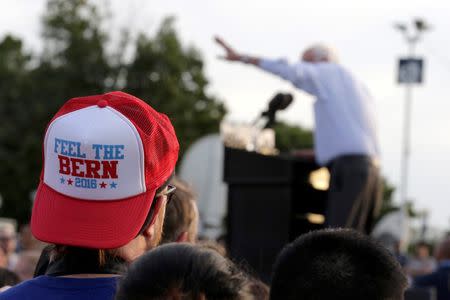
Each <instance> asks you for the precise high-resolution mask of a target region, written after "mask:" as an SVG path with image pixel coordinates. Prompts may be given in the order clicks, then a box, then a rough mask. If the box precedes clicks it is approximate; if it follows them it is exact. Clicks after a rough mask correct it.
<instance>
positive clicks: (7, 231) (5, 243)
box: [0, 220, 17, 270]
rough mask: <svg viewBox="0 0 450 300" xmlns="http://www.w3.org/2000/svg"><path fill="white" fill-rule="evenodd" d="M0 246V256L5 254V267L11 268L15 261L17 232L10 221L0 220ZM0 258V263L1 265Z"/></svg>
mask: <svg viewBox="0 0 450 300" xmlns="http://www.w3.org/2000/svg"><path fill="white" fill-rule="evenodd" d="M0 248H1V249H2V252H3V253H1V254H0V256H3V254H4V256H5V258H6V267H7V268H8V269H10V270H12V269H13V268H14V267H15V265H16V263H17V254H16V253H15V251H16V248H17V232H16V225H15V223H13V222H12V221H11V222H10V221H8V220H1V221H0ZM1 260H2V259H1V258H0V265H1Z"/></svg>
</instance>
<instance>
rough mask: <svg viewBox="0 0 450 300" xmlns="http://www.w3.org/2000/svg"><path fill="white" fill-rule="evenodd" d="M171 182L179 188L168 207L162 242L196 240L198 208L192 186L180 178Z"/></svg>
mask: <svg viewBox="0 0 450 300" xmlns="http://www.w3.org/2000/svg"><path fill="white" fill-rule="evenodd" d="M171 184H172V185H174V186H175V187H176V188H177V189H176V190H175V193H174V195H173V197H172V200H171V201H170V203H169V204H168V205H167V207H166V215H165V218H164V229H163V239H162V241H161V242H162V243H171V242H180V241H181V242H192V243H193V242H195V241H196V240H197V231H198V210H197V203H196V201H195V200H196V199H195V195H194V192H193V191H192V189H191V187H190V186H189V185H188V184H187V183H185V182H184V181H182V180H181V179H178V178H176V177H175V178H173V179H172V180H171Z"/></svg>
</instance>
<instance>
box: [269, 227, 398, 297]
mask: <svg viewBox="0 0 450 300" xmlns="http://www.w3.org/2000/svg"><path fill="white" fill-rule="evenodd" d="M406 285H407V281H406V277H405V276H404V274H403V272H402V270H401V267H400V265H399V264H398V263H397V261H396V260H395V258H394V257H393V256H392V255H391V254H390V253H389V252H388V251H387V250H386V249H385V248H383V247H382V246H380V245H379V244H377V243H376V242H374V241H373V240H371V239H370V238H369V237H368V236H365V235H362V234H360V233H358V232H356V231H353V230H349V229H335V230H319V231H314V232H310V233H308V234H305V235H302V236H300V237H299V238H297V239H296V240H295V241H294V242H292V243H291V244H289V245H287V246H286V247H285V248H284V249H283V250H282V251H281V253H280V254H279V256H278V259H277V262H276V264H275V269H274V274H273V279H272V287H271V293H270V299H272V300H281V299H283V300H290V299H292V300H294V299H304V300H309V299H346V300H349V299H365V300H371V299H373V300H375V299H377V300H378V299H403V298H402V297H403V296H402V295H403V291H404V289H405V288H406Z"/></svg>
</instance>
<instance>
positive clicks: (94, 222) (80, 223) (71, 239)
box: [31, 182, 155, 249]
mask: <svg viewBox="0 0 450 300" xmlns="http://www.w3.org/2000/svg"><path fill="white" fill-rule="evenodd" d="M154 196H155V191H149V192H145V193H142V194H139V195H136V196H134V197H129V198H126V199H121V200H114V201H105V200H96V201H89V200H80V199H77V198H72V197H69V196H66V195H63V194H61V193H59V192H57V191H55V190H54V189H52V188H51V187H49V186H48V185H46V184H45V183H43V182H41V183H40V184H39V187H38V190H37V193H36V198H35V201H34V205H33V212H32V216H31V230H32V233H33V235H34V236H35V237H36V238H37V239H38V240H41V241H44V242H47V243H51V244H59V245H68V246H77V247H86V248H95V249H114V248H118V247H121V246H123V245H125V244H127V243H128V242H130V241H131V240H133V239H134V238H135V237H136V235H137V234H138V233H139V230H140V229H141V227H142V226H143V224H144V221H145V219H146V217H147V214H148V212H149V210H150V206H151V204H152V202H153V198H154Z"/></svg>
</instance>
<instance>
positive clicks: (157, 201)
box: [142, 197, 164, 237]
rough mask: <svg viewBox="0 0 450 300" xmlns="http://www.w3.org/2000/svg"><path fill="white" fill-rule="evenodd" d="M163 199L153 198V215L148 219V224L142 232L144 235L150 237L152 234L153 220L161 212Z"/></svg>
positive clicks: (153, 229)
mask: <svg viewBox="0 0 450 300" xmlns="http://www.w3.org/2000/svg"><path fill="white" fill-rule="evenodd" d="M163 203H164V201H163V199H162V198H160V197H158V198H156V199H155V203H154V204H153V205H155V208H154V211H153V216H152V220H151V221H150V224H149V225H148V227H147V228H145V230H144V232H143V233H142V234H143V235H144V236H145V237H152V236H153V235H154V233H155V232H154V231H155V226H154V225H155V222H156V220H158V215H159V214H160V213H161V208H162V206H163Z"/></svg>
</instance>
